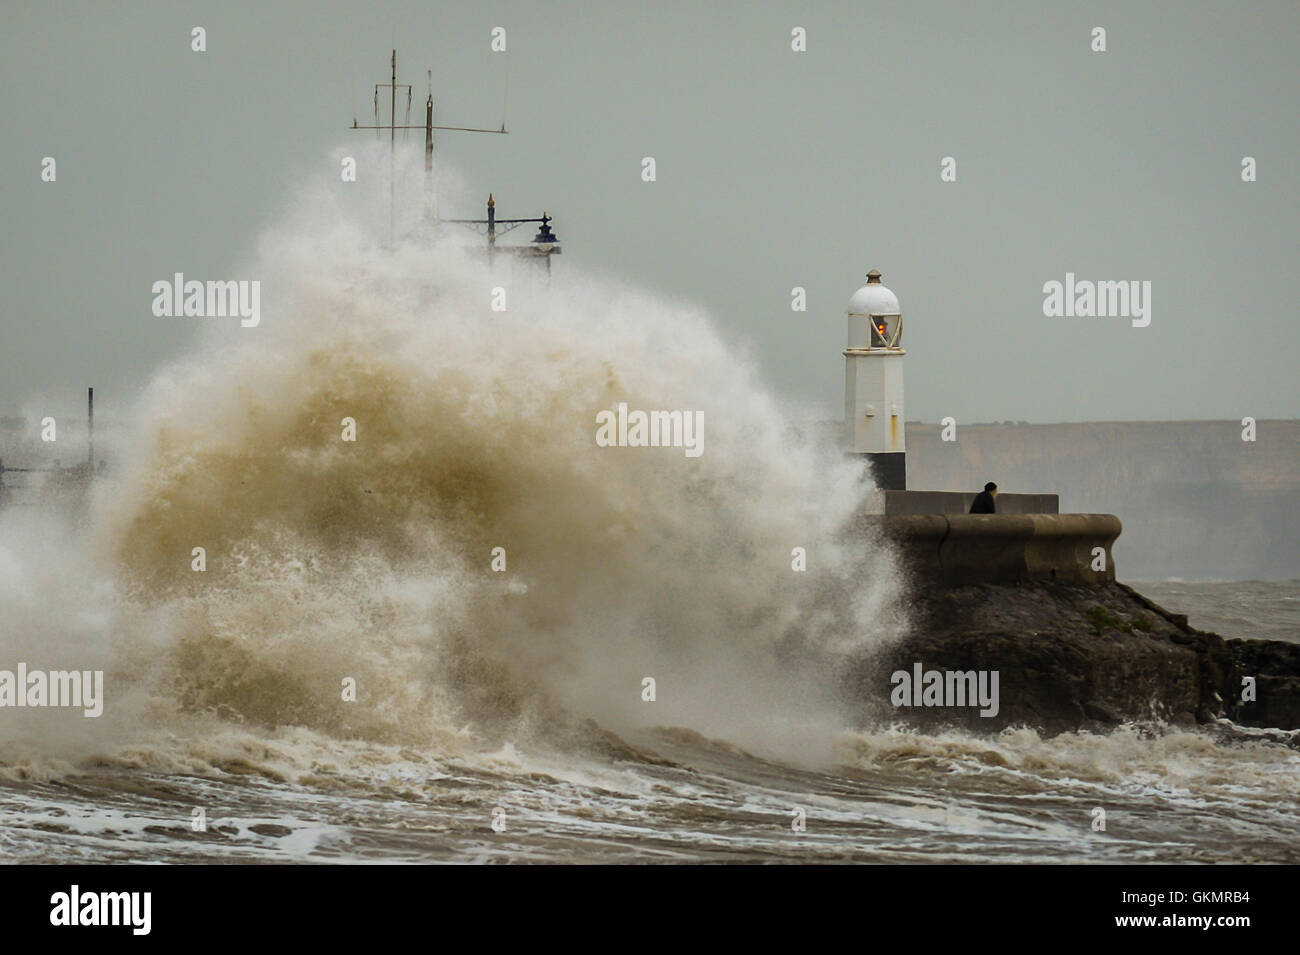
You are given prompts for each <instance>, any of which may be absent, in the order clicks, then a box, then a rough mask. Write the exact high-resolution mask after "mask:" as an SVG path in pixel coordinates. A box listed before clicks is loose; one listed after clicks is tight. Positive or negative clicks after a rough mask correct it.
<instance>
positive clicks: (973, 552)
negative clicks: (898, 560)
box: [864, 514, 1122, 587]
mask: <svg viewBox="0 0 1300 955" xmlns="http://www.w3.org/2000/svg"><path fill="white" fill-rule="evenodd" d="M864 520H865V521H866V522H867V523H869V524H873V525H877V526H879V527H880V528H881V529H882V530H884V531H885V533H886V534H888V535H889V536H890V537H891V538H892V539H893V540H894V541H895V542H896V543H897V544H898V545H899V546H900V547H901V548H902V550H903V552H904V554H905V556H906V558H907V560H908V563H909V564H910V565H911V566H912V569H913V571H914V572H915V573H917V574H918V575H920V576H922V577H924V578H928V579H931V580H938V581H939V582H940V583H942V584H943V585H944V586H947V587H961V586H965V585H967V584H981V583H989V584H994V583H996V584H1005V583H1014V582H1016V581H1021V580H1056V581H1061V582H1063V583H1073V584H1099V583H1108V582H1111V581H1114V579H1115V563H1114V561H1113V560H1112V558H1111V546H1112V545H1113V544H1114V543H1115V540H1116V539H1117V538H1118V537H1119V535H1120V531H1121V529H1122V525H1121V524H1120V521H1119V518H1118V517H1116V516H1115V515H1114V514H917V515H869V516H865V517H864ZM1098 547H1100V548H1101V549H1102V551H1103V552H1104V554H1105V564H1104V569H1101V570H1094V569H1093V567H1094V565H1096V564H1097V563H1098V561H1097V558H1096V557H1095V556H1094V554H1093V551H1094V550H1095V549H1096V548H1098Z"/></svg>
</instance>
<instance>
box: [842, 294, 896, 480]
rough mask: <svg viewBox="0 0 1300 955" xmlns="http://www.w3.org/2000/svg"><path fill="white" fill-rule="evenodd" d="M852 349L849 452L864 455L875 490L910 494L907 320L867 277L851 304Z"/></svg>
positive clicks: (848, 359)
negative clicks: (905, 367) (905, 379)
mask: <svg viewBox="0 0 1300 955" xmlns="http://www.w3.org/2000/svg"><path fill="white" fill-rule="evenodd" d="M848 315H849V347H848V348H846V349H844V431H845V450H846V451H848V452H849V453H850V454H861V455H865V456H866V457H867V459H868V460H870V461H871V465H872V469H873V470H874V471H875V475H876V483H877V485H878V486H879V487H880V488H882V489H884V490H887V491H903V490H906V489H907V466H906V459H907V455H906V444H905V443H904V440H903V356H904V355H906V354H907V353H906V352H905V351H903V348H902V345H901V343H902V339H903V315H902V310H901V309H900V308H899V307H898V297H897V296H895V295H894V293H893V292H891V291H890V290H889V289H887V288H885V286H884V285H882V284H881V283H880V273H879V272H877V271H875V270H874V269H873V270H872V271H870V272H868V273H867V284H866V285H864V286H862V288H860V289H858V290H857V291H856V292H854V293H853V297H852V298H851V299H849V309H848Z"/></svg>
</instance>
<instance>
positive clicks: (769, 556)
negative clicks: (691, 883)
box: [89, 193, 904, 755]
mask: <svg viewBox="0 0 1300 955" xmlns="http://www.w3.org/2000/svg"><path fill="white" fill-rule="evenodd" d="M346 205H347V204H346V202H342V201H340V200H336V199H332V198H331V196H330V194H328V193H317V194H312V195H308V196H307V197H306V198H304V200H303V202H302V203H301V205H300V206H299V207H298V208H297V209H296V211H295V212H294V213H293V214H291V215H290V216H289V217H288V218H287V219H286V221H285V222H284V223H283V224H282V225H280V226H278V227H276V228H274V229H272V230H270V231H269V232H268V234H267V236H266V237H265V238H264V240H263V241H262V242H261V243H260V244H259V252H258V255H257V256H256V258H255V259H254V260H253V262H252V263H251V264H247V263H246V264H244V265H243V266H242V267H241V269H240V272H241V274H249V275H252V276H255V277H256V278H257V280H258V281H260V282H261V283H262V288H263V289H264V298H263V304H262V321H261V323H260V324H259V326H258V327H257V328H255V329H239V328H234V329H230V328H214V329H212V330H211V331H210V332H209V334H208V335H207V336H206V338H205V339H204V344H203V347H202V348H201V349H200V350H199V351H198V352H197V353H196V354H194V355H191V356H189V357H187V358H185V359H182V360H180V361H177V362H176V363H174V364H173V365H172V366H171V367H169V368H167V369H165V370H164V371H162V372H161V373H160V374H159V375H158V376H157V378H156V379H155V381H154V382H153V383H152V384H151V385H150V387H149V388H148V389H147V392H146V394H145V397H144V398H143V400H142V401H141V402H140V406H139V408H138V411H137V421H138V424H137V428H136V434H135V438H134V441H133V442H132V443H131V444H130V445H128V448H127V450H126V452H125V455H126V456H125V459H124V460H121V461H120V462H118V463H117V466H115V468H114V471H115V476H114V479H113V481H112V483H111V484H109V485H105V486H104V487H102V488H101V489H100V492H99V494H98V497H97V500H96V507H95V510H94V518H93V522H92V525H91V527H90V529H89V536H90V541H91V545H90V549H91V551H92V552H93V554H94V555H95V560H96V561H97V568H98V571H99V572H100V573H102V574H104V575H106V576H107V577H108V578H109V579H110V580H111V581H112V588H113V594H114V596H113V600H114V601H115V602H116V603H114V605H113V607H112V616H113V617H114V623H113V625H111V626H110V627H109V628H108V629H109V631H110V632H109V633H106V634H105V642H106V643H111V644H112V645H113V646H114V648H115V650H114V652H115V653H116V654H117V657H118V659H119V660H127V661H130V663H129V666H127V670H128V677H129V672H133V671H136V670H138V671H139V678H138V680H137V687H136V688H137V689H139V688H140V687H144V688H146V689H147V692H148V694H150V700H149V706H148V710H149V712H150V713H151V715H152V718H153V719H156V720H162V721H164V722H165V721H166V720H176V719H183V718H185V716H184V714H190V715H191V716H194V715H196V714H197V715H201V716H202V717H203V718H204V719H208V720H211V719H216V720H222V721H233V722H235V723H238V724H241V725H245V726H249V727H256V726H261V727H264V728H265V729H266V730H268V731H269V730H274V729H277V728H282V727H289V726H300V727H304V728H307V729H310V730H313V731H317V732H321V733H326V734H329V735H331V736H334V737H337V738H340V739H349V738H355V739H361V740H373V741H375V742H380V743H393V744H400V745H419V746H428V747H434V749H435V750H436V749H437V748H438V747H440V746H443V745H446V744H447V741H448V740H456V739H459V738H460V734H461V732H462V729H464V728H466V727H468V728H469V730H470V731H471V733H479V734H481V735H483V736H484V738H485V739H487V740H489V741H492V740H495V741H497V742H499V741H500V740H502V739H515V740H544V741H550V742H554V741H555V739H556V738H557V736H558V735H559V730H560V729H561V728H564V730H565V732H568V731H569V730H571V729H572V727H573V725H574V724H575V721H582V720H585V719H591V720H594V721H595V722H596V724H598V725H600V726H604V727H606V728H610V729H614V730H619V731H621V730H624V729H629V728H635V727H638V726H654V725H681V726H689V727H692V728H694V729H696V730H698V731H700V732H704V733H706V734H713V735H717V736H722V737H726V738H728V739H732V740H734V741H736V742H740V743H743V744H744V745H749V746H753V747H757V748H766V749H769V750H772V751H779V752H787V753H800V754H802V755H809V754H810V753H811V752H812V751H813V749H814V748H815V747H817V746H821V747H824V746H825V745H827V742H828V740H829V739H830V730H832V729H833V728H836V727H838V726H839V725H841V715H840V714H839V713H837V712H836V708H835V703H834V700H832V699H831V698H830V695H829V690H828V688H829V687H831V686H834V685H835V681H834V680H833V679H831V673H832V672H833V671H834V669H835V667H836V665H837V661H838V660H839V659H840V654H843V653H845V652H850V651H853V650H855V649H860V648H861V646H862V645H864V644H867V643H870V642H873V641H874V642H883V641H887V640H890V639H893V638H894V637H895V636H897V635H898V634H899V633H900V632H901V630H902V628H903V626H904V619H903V615H902V613H901V612H900V609H899V598H900V596H901V591H900V578H899V576H898V573H897V570H896V567H895V564H894V562H893V557H892V555H891V553H890V552H889V550H888V549H887V548H886V547H885V546H884V545H883V544H882V543H880V542H878V541H874V540H870V539H866V538H861V539H854V540H851V541H846V540H845V539H844V538H843V537H842V535H840V534H839V533H838V532H839V531H840V529H841V528H842V526H843V525H844V524H845V522H846V521H847V520H848V519H849V518H850V517H851V516H852V515H853V514H854V513H855V512H856V511H857V510H858V509H859V508H860V505H861V499H862V495H863V493H864V491H865V490H867V489H868V486H867V485H866V484H864V482H863V479H862V469H861V464H860V463H856V462H853V461H850V460H846V459H845V458H843V457H842V456H841V455H840V454H839V452H838V450H837V449H835V448H833V447H828V446H824V445H820V444H818V443H817V442H816V441H815V440H812V439H810V438H800V437H798V436H797V435H795V433H794V429H792V428H791V426H790V421H789V420H788V417H787V415H786V413H785V412H784V410H783V409H782V408H781V406H780V405H779V404H778V403H777V402H776V401H775V400H774V399H773V398H772V397H771V396H770V395H769V394H768V393H767V392H766V391H765V390H764V388H763V387H762V384H761V382H760V380H759V376H758V374H757V371H756V369H755V368H754V367H752V365H750V364H749V363H747V362H745V361H740V360H738V359H737V357H736V356H737V354H738V349H737V348H736V347H735V343H733V342H729V341H726V340H724V339H723V338H722V336H720V335H719V333H718V332H717V330H716V329H715V328H714V327H713V325H712V323H711V321H710V319H709V318H708V316H707V315H705V314H704V313H702V312H700V311H699V310H693V309H689V308H682V307H680V306H670V305H667V304H665V303H663V302H661V301H659V300H658V299H656V298H655V297H654V296H652V295H650V294H647V293H644V292H640V291H637V290H635V289H632V288H628V287H626V286H623V285H619V284H617V283H612V282H608V281H597V280H594V279H586V278H583V277H581V276H579V275H575V274H572V273H562V274H560V275H558V276H557V277H556V279H555V280H554V281H553V282H552V283H551V285H550V287H549V289H545V288H544V287H543V286H542V285H541V284H540V283H538V282H536V281H532V282H529V281H525V280H523V279H522V278H520V274H519V273H518V272H511V270H510V269H509V268H505V269H501V270H498V271H496V272H489V271H488V269H487V268H486V267H485V264H484V263H483V261H482V259H481V258H480V257H479V256H478V255H477V254H476V253H467V252H466V251H465V250H464V248H463V245H464V244H465V243H463V242H460V241H458V240H455V239H447V240H444V241H442V242H440V243H437V244H432V243H431V241H430V240H429V238H428V237H424V238H414V239H410V240H407V241H404V242H400V243H398V245H397V246H396V247H395V248H384V247H382V246H381V245H379V244H378V243H377V242H376V241H375V240H374V238H373V234H372V233H371V232H370V231H369V229H368V226H367V224H366V223H364V222H361V221H358V220H356V219H354V218H351V217H350V216H349V214H348V210H347V208H346ZM516 268H518V266H516ZM566 268H567V266H566ZM503 285H505V286H510V287H511V289H512V293H511V295H510V297H509V302H510V307H509V308H508V309H507V310H506V311H504V312H499V311H494V310H493V309H492V308H491V307H490V302H491V299H492V296H491V292H492V290H493V289H494V288H497V287H500V286H503ZM620 403H627V404H629V405H630V406H632V407H638V408H690V409H697V410H698V411H699V412H700V413H702V414H703V415H704V416H705V417H706V418H707V419H708V421H709V441H708V453H707V454H703V455H700V456H698V457H685V456H683V455H682V453H681V452H680V451H676V452H675V453H674V452H673V451H672V450H670V449H666V448H665V449H657V448H624V447H602V446H600V445H599V444H598V443H597V442H596V441H595V440H594V438H593V429H592V422H593V421H594V420H595V415H596V414H597V412H599V411H600V410H601V409H608V408H612V407H617V406H618V405H619V404H620ZM345 419H346V420H349V421H351V422H352V423H353V424H352V428H353V434H352V436H353V437H354V438H355V440H346V439H345V437H344V431H345V430H346V429H345V428H342V427H341V425H342V423H343V422H344V421H345ZM196 548H201V549H202V553H203V554H204V560H203V564H202V569H201V570H196V569H195V568H196V564H195V562H194V560H193V559H192V555H193V554H194V553H195V552H196V551H195V549H196ZM498 548H500V549H501V550H502V551H503V553H504V554H505V555H506V567H507V568H508V569H507V570H506V571H505V572H504V573H498V572H495V571H493V570H492V568H491V566H490V557H491V554H492V553H493V551H494V549H498ZM795 549H801V551H802V552H803V553H804V554H805V555H806V561H805V564H806V569H802V568H801V569H798V570H796V569H795V568H794V567H793V566H792V561H791V554H792V552H794V551H795ZM128 621H129V623H128ZM647 677H650V678H653V680H654V681H655V683H656V685H657V687H658V692H657V695H656V697H655V699H654V700H653V702H648V701H646V700H643V699H642V696H641V687H642V682H643V680H644V679H645V678H647ZM349 686H350V687H352V693H353V698H351V699H348V698H346V693H347V689H346V688H347V687H349ZM341 688H343V689H342V690H341ZM108 705H109V706H110V707H111V706H112V700H111V699H110V700H109V703H108ZM168 714H170V715H168ZM138 726H139V724H138V723H136V724H133V726H132V727H131V729H132V730H134V729H137V728H138ZM496 744H497V743H492V745H496Z"/></svg>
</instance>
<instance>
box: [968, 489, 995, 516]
mask: <svg viewBox="0 0 1300 955" xmlns="http://www.w3.org/2000/svg"><path fill="white" fill-rule="evenodd" d="M997 496H998V486H997V485H996V484H994V483H993V482H992V481H989V483H988V484H985V485H984V490H982V491H980V492H979V493H978V494H976V495H975V500H974V501H972V502H971V505H970V512H971V513H972V514H996V513H997V512H998V507H997V505H996V504H994V503H993V499H994V498H996V497H997Z"/></svg>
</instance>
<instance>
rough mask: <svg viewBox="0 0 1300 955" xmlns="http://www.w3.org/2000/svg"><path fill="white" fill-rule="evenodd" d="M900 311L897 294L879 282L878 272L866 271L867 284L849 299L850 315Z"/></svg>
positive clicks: (889, 313)
mask: <svg viewBox="0 0 1300 955" xmlns="http://www.w3.org/2000/svg"><path fill="white" fill-rule="evenodd" d="M901 311H902V309H901V308H899V306H898V296H897V295H895V294H894V293H893V292H891V291H890V290H889V289H887V288H886V287H885V286H883V285H881V284H880V273H879V272H877V271H876V270H875V269H872V270H871V271H870V272H868V273H867V284H866V285H864V286H862V288H860V289H858V290H857V291H856V292H854V293H853V297H852V298H851V299H849V314H850V315H897V314H899V313H900V312H901Z"/></svg>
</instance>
